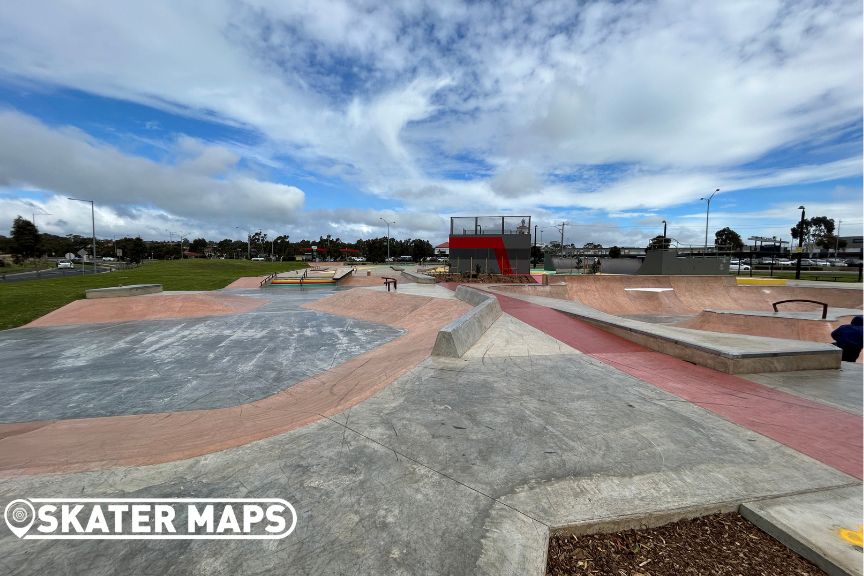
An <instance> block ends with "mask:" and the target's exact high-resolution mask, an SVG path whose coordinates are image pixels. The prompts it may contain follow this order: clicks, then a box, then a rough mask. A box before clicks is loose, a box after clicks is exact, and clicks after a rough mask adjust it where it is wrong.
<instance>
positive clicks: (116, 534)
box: [3, 498, 297, 540]
mask: <svg viewBox="0 0 864 576" xmlns="http://www.w3.org/2000/svg"><path fill="white" fill-rule="evenodd" d="M3 517H4V519H5V520H6V526H7V527H8V528H9V530H10V531H11V532H12V533H13V534H15V536H17V537H18V538H21V539H22V540H278V539H280V538H285V537H286V536H288V535H289V534H291V533H292V532H293V531H294V528H295V527H296V526H297V512H296V510H294V507H293V506H292V505H291V504H290V503H288V502H287V501H286V500H282V499H281V498H19V499H17V500H13V501H11V502H9V503H8V504H7V505H6V508H5V510H4V513H3Z"/></svg>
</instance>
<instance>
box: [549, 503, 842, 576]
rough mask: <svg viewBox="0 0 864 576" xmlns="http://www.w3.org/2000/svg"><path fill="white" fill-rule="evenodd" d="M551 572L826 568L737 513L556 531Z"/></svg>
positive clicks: (814, 571)
mask: <svg viewBox="0 0 864 576" xmlns="http://www.w3.org/2000/svg"><path fill="white" fill-rule="evenodd" d="M546 574H547V576H564V575H583V574H591V575H596V576H600V575H609V576H679V575H683V574H693V575H696V574H698V575H700V576H701V575H718V576H720V575H722V576H750V575H753V576H756V575H758V576H796V575H808V576H811V575H813V576H815V575H824V574H825V573H824V572H823V571H822V570H820V569H819V568H817V567H816V566H814V565H813V564H811V563H810V562H808V561H807V560H805V559H803V558H801V557H800V556H798V555H797V554H795V553H794V552H792V551H791V550H789V549H788V548H786V547H785V546H784V545H783V544H781V543H780V542H778V541H777V540H775V539H773V538H772V537H771V536H768V535H767V534H765V533H764V532H762V531H761V530H760V529H759V528H757V527H756V526H754V525H753V524H751V523H750V522H748V521H747V520H745V519H744V518H742V517H741V516H740V515H738V514H736V513H732V514H714V515H711V516H704V517H702V518H695V519H693V520H682V521H680V522H674V523H672V524H666V525H665V526H660V527H658V528H652V529H645V530H626V531H623V532H617V533H613V534H591V535H587V536H574V535H572V534H566V533H563V532H562V533H559V534H553V535H552V538H551V539H550V541H549V555H548V564H547V566H546Z"/></svg>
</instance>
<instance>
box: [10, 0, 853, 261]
mask: <svg viewBox="0 0 864 576" xmlns="http://www.w3.org/2000/svg"><path fill="white" fill-rule="evenodd" d="M862 85H864V79H862V6H861V3H860V2H849V1H848V0H837V1H832V0H824V1H807V0H802V1H791V2H783V1H772V0H753V1H736V0H724V1H723V2H708V1H700V2H693V1H692V0H657V1H640V2H632V1H627V0H620V1H614V2H603V1H590V0H589V1H584V2H578V1H575V0H564V1H559V0H551V1H536V2H507V3H502V2H482V1H477V2H452V1H450V0H435V1H433V2H421V1H418V0H405V1H399V0H391V1H387V2H380V1H379V2H371V1H366V0H360V1H355V2H345V1H341V0H315V1H310V2H303V1H299V0H297V1H291V2H285V1H284V0H273V1H270V0H208V1H207V2H194V1H191V0H164V1H160V0H148V1H146V2H135V1H129V2H96V1H89V2H88V1H71V0H53V1H50V2H46V1H42V0H29V1H28V2H4V3H2V4H0V234H8V231H7V230H6V228H10V227H11V223H12V220H13V219H14V218H15V217H16V216H18V215H21V216H23V217H25V218H28V219H35V221H36V224H37V226H38V227H39V229H40V230H41V231H43V232H49V233H53V234H59V235H67V234H80V235H82V236H89V235H90V226H91V219H90V216H91V214H90V207H89V206H88V205H87V204H85V203H81V202H76V201H73V200H69V199H68V198H69V197H73V198H81V199H86V200H93V201H94V205H95V220H96V234H97V236H99V237H101V238H108V237H112V236H113V237H122V236H135V235H140V236H141V237H143V238H145V239H148V240H156V239H168V238H169V237H170V236H172V235H173V237H174V238H176V236H177V234H183V235H185V236H187V237H190V238H196V237H205V238H207V239H210V240H220V239H222V238H236V239H245V237H246V235H247V234H248V233H250V232H255V231H257V230H262V231H263V232H265V233H267V234H268V235H270V236H271V237H273V236H276V235H285V234H288V235H290V237H291V239H292V240H293V239H300V238H317V237H318V236H320V235H326V234H331V235H332V236H334V237H339V238H342V239H343V240H348V241H354V240H356V239H358V238H368V237H379V236H384V235H385V234H386V227H385V224H384V220H387V221H390V222H395V223H394V224H392V225H391V226H390V233H391V235H392V236H393V237H397V238H409V237H410V238H418V237H419V238H426V239H429V240H431V241H433V242H434V243H437V242H441V241H444V240H446V237H447V233H448V230H449V218H450V217H451V216H473V215H496V214H503V215H525V216H531V217H532V225H537V227H538V235H539V234H540V233H542V238H541V239H542V240H543V241H548V240H551V239H553V238H559V237H560V233H559V232H558V231H557V229H556V228H554V226H555V225H556V224H559V223H561V222H566V223H567V225H565V227H564V230H565V242H567V243H571V242H572V243H575V244H576V245H577V246H581V245H583V244H585V243H587V242H595V243H600V244H602V245H603V246H611V245H619V246H644V245H645V244H646V243H647V241H648V240H649V239H650V238H652V237H654V236H656V235H658V234H660V233H662V230H663V224H662V221H663V220H665V221H666V222H667V226H668V235H669V236H670V237H672V238H674V239H675V241H676V242H678V243H679V244H680V245H682V246H687V245H701V244H702V243H703V242H704V237H705V217H706V208H707V204H706V202H705V201H703V200H700V198H704V197H706V196H708V195H710V194H711V193H712V192H714V191H715V190H717V189H719V192H717V193H716V195H715V196H714V197H713V200H712V201H711V204H710V215H709V216H710V221H709V232H710V237H709V242H713V233H714V231H715V230H717V229H720V228H723V227H725V226H729V227H731V228H733V229H734V230H736V231H737V232H738V233H739V234H740V235H741V236H742V237H743V238H745V242H746V238H747V237H749V236H766V237H771V236H777V237H778V238H782V239H786V240H789V239H790V237H789V229H790V228H791V227H792V226H793V225H794V224H795V223H796V222H797V220H798V218H799V217H800V211H799V210H798V206H799V205H804V206H805V207H806V210H807V215H808V216H827V217H829V218H833V219H835V221H840V233H841V235H844V236H845V235H851V234H861V231H862ZM382 219H383V220H382Z"/></svg>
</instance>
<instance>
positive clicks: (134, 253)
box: [117, 236, 147, 262]
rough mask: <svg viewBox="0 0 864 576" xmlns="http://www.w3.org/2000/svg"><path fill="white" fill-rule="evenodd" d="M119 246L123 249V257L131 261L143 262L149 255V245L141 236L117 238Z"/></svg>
mask: <svg viewBox="0 0 864 576" xmlns="http://www.w3.org/2000/svg"><path fill="white" fill-rule="evenodd" d="M117 248H119V249H120V250H122V251H123V258H124V259H125V260H128V261H129V262H141V261H142V260H144V258H146V257H147V245H146V244H144V240H142V239H141V238H140V237H139V236H136V237H135V238H121V239H120V240H117Z"/></svg>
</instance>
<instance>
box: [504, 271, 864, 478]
mask: <svg viewBox="0 0 864 576" xmlns="http://www.w3.org/2000/svg"><path fill="white" fill-rule="evenodd" d="M496 289H497V287H496ZM497 297H498V300H499V302H500V303H501V308H502V310H503V311H504V312H506V313H507V314H510V315H511V316H514V317H516V318H518V319H519V320H521V321H523V322H525V323H526V324H529V325H531V326H533V327H535V328H537V329H539V330H542V331H543V332H545V333H547V334H549V335H550V336H553V337H554V338H556V339H558V340H560V341H561V342H564V343H565V344H568V345H569V346H572V347H573V348H575V349H577V350H579V351H581V352H584V353H586V354H589V355H590V356H592V357H593V358H596V359H597V360H599V361H601V362H603V363H604V364H607V365H609V366H612V367H614V368H616V369H618V370H620V371H622V372H624V373H626V374H629V375H631V376H633V377H635V378H638V379H639V380H641V381H643V382H647V383H648V384H651V385H653V386H656V387H658V388H660V389H662V390H665V391H666V392H669V393H671V394H674V395H675V396H678V397H679V398H683V399H685V400H687V401H689V402H692V403H693V404H695V405H697V406H699V407H701V408H704V409H705V410H708V411H709V412H712V413H714V414H717V415H718V416H720V417H722V418H724V419H726V420H728V421H730V422H734V423H735V424H738V425H740V426H743V427H745V428H747V429H749V430H752V431H754V432H758V433H759V434H762V435H763V436H767V437H768V438H771V439H773V440H776V441H777V442H780V443H781V444H784V445H786V446H788V447H790V448H793V449H794V450H797V451H798V452H801V453H803V454H806V455H807V456H810V457H811V458H813V459H815V460H818V461H820V462H822V463H824V464H827V465H829V466H832V467H834V468H836V469H837V470H840V471H841V472H845V473H846V474H849V475H851V476H854V477H856V478H859V479H860V478H862V477H864V474H862V450H864V445H862V432H864V427H862V419H861V417H860V416H858V415H856V414H852V413H850V412H846V411H844V410H840V409H837V408H834V407H831V406H827V405H824V404H820V403H818V402H814V401H811V400H807V399H804V398H800V397H798V396H794V395H792V394H787V393H785V392H782V391H779V390H775V389H773V388H769V387H767V386H761V385H759V384H756V383H754V382H751V381H749V380H746V379H744V378H739V377H737V376H733V375H731V374H724V373H721V372H717V371H715V370H711V369H709V368H704V367H701V366H696V365H694V364H690V363H689V362H685V361H683V360H679V359H677V358H673V357H671V356H667V355H665V354H661V353H659V352H653V351H651V350H648V349H647V348H643V347H642V346H639V345H637V344H634V343H632V342H630V341H628V340H624V339H623V338H619V337H618V336H615V335H612V334H609V333H607V332H604V331H603V330H600V329H599V328H596V327H594V326H591V325H590V324H588V323H586V322H583V321H581V320H578V319H576V318H573V317H571V316H568V315H566V314H563V313H561V312H558V311H557V310H552V309H551V308H546V307H544V306H539V305H537V304H532V303H530V302H525V301H523V300H519V299H516V298H510V297H508V296H502V295H497Z"/></svg>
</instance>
